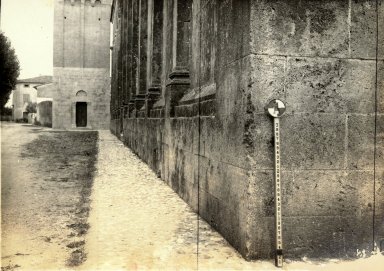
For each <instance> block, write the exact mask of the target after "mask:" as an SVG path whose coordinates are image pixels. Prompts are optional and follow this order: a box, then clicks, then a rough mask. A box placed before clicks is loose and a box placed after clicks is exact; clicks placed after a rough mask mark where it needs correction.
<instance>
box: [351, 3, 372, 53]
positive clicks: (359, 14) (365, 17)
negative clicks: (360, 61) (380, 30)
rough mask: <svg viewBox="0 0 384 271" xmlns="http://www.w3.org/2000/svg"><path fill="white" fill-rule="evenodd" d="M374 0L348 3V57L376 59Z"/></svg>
mask: <svg viewBox="0 0 384 271" xmlns="http://www.w3.org/2000/svg"><path fill="white" fill-rule="evenodd" d="M376 2H377V1H375V0H363V1H350V4H351V7H350V10H351V26H350V35H351V36H350V56H351V57H353V58H368V59H375V58H376V46H377V44H376V41H377V20H376V16H377V14H376Z"/></svg>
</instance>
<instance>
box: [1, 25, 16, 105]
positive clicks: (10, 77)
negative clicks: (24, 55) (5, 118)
mask: <svg viewBox="0 0 384 271" xmlns="http://www.w3.org/2000/svg"><path fill="white" fill-rule="evenodd" d="M19 73H20V66H19V60H18V59H17V56H16V54H15V50H14V49H13V48H12V46H11V42H10V41H9V40H8V38H7V37H6V36H5V35H4V33H2V32H0V110H1V111H2V109H3V108H4V105H5V104H6V103H7V101H8V99H9V94H11V92H12V89H14V88H15V86H16V82H17V78H18V77H19Z"/></svg>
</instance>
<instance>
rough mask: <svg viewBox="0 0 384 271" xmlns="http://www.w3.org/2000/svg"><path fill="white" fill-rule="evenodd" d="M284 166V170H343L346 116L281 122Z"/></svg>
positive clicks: (306, 116)
mask: <svg viewBox="0 0 384 271" xmlns="http://www.w3.org/2000/svg"><path fill="white" fill-rule="evenodd" d="M280 127H281V145H282V146H281V148H282V150H281V152H282V153H281V166H282V167H283V168H285V169H290V170H294V169H296V170H297V169H309V170H313V169H342V168H344V163H345V162H344V157H345V144H344V142H345V136H346V132H345V116H343V115H336V114H295V115H287V116H284V117H283V118H282V120H281V124H280Z"/></svg>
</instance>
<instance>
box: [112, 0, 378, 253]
mask: <svg viewBox="0 0 384 271" xmlns="http://www.w3.org/2000/svg"><path fill="white" fill-rule="evenodd" d="M383 16H384V1H383V0H363V1H348V0H343V1H339V0H327V1H300V0H293V1H292V0H290V1H288V0H280V1H267V0H257V1H250V0H244V1H237V0H227V1H216V0H209V1H201V0H158V1H157V0H126V1H123V0H115V1H113V5H112V16H111V21H112V22H113V29H114V30H113V56H112V83H111V85H112V89H111V126H110V127H111V130H112V132H113V133H114V134H116V136H118V137H119V138H121V140H122V141H124V143H125V144H126V145H127V146H129V147H130V148H131V149H132V150H133V151H134V152H135V153H137V155H138V156H139V157H140V158H141V159H143V160H144V161H145V162H147V163H148V164H149V165H150V167H151V168H152V169H153V170H154V171H155V172H157V173H158V175H159V176H160V177H161V178H162V179H163V180H164V181H165V182H167V183H168V184H169V185H170V186H171V187H172V188H173V189H174V190H175V192H176V193H178V194H179V195H180V197H181V198H183V199H184V200H185V201H186V202H187V203H188V204H189V205H190V206H191V207H192V208H193V209H194V210H195V211H196V212H198V213H199V214H200V215H201V217H202V218H204V219H205V220H206V221H207V222H208V223H209V224H210V225H212V226H213V227H214V228H215V229H216V230H218V231H219V232H220V233H221V234H222V235H223V236H224V237H225V238H226V239H227V240H228V241H229V243H230V244H231V245H232V246H233V247H235V248H236V249H237V250H238V251H239V252H240V253H241V254H242V255H243V256H244V257H245V258H247V259H262V258H271V257H273V256H274V254H275V230H278V229H275V225H274V223H275V222H274V213H275V209H274V206H275V205H274V149H273V146H274V138H273V126H272V125H273V121H272V119H271V118H270V117H269V116H268V114H267V113H266V111H265V106H266V105H267V104H268V102H269V101H270V100H272V99H280V100H283V101H284V102H285V105H286V112H285V115H284V116H282V117H281V119H280V125H281V131H280V132H281V150H282V153H281V178H282V188H281V194H282V214H283V219H282V229H283V244H284V249H283V253H284V255H285V256H286V257H291V258H295V257H304V256H306V257H314V258H318V257H338V258H345V257H358V256H362V255H369V254H370V253H371V252H372V251H374V250H375V249H377V248H378V249H380V248H381V249H384V248H383V247H384V168H383V167H384V156H383V150H384V149H383V136H384V135H383V133H384V122H383V119H384V115H383V113H384V101H383V97H384V80H383V76H384V62H383V59H384V32H383V31H384V30H383V28H382V27H381V28H379V27H378V26H380V25H383V24H384V18H383Z"/></svg>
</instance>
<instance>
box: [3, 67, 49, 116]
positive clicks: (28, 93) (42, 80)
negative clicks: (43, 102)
mask: <svg viewBox="0 0 384 271" xmlns="http://www.w3.org/2000/svg"><path fill="white" fill-rule="evenodd" d="M48 83H52V76H46V75H45V76H38V77H33V78H28V79H22V80H18V81H17V83H16V88H15V89H14V90H13V91H12V99H11V101H10V102H11V105H12V107H13V119H14V120H18V119H23V118H24V119H26V118H27V117H28V112H27V111H26V108H27V105H28V104H29V103H36V102H37V91H36V88H35V87H38V86H41V85H45V84H48Z"/></svg>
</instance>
